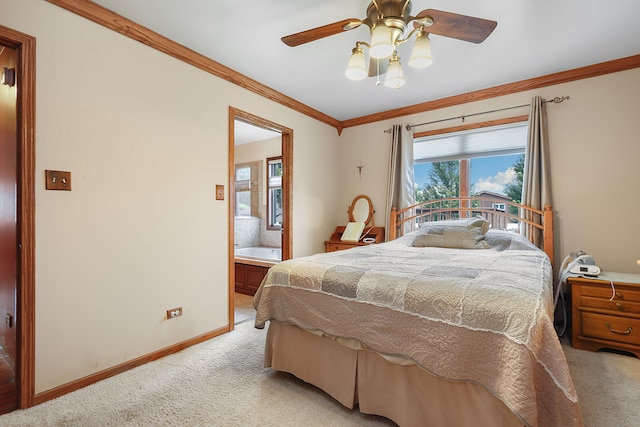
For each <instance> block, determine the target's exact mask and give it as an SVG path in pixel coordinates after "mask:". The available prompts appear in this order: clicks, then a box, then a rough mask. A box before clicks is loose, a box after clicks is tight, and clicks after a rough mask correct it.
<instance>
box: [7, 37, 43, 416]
mask: <svg viewBox="0 0 640 427" xmlns="http://www.w3.org/2000/svg"><path fill="white" fill-rule="evenodd" d="M0 42H1V43H2V44H4V45H7V46H10V47H11V48H13V49H16V50H17V52H18V68H19V69H18V70H16V73H17V76H16V79H17V99H16V108H17V114H16V117H17V121H18V123H17V136H18V141H17V144H18V147H17V148H18V151H17V152H18V156H17V163H18V164H17V171H18V173H17V184H18V189H17V196H18V202H17V215H18V221H17V223H18V242H16V243H17V245H18V268H17V278H16V279H17V282H16V287H17V306H16V322H15V325H16V338H17V359H18V360H16V386H17V388H18V408H28V407H30V406H33V405H34V397H35V261H34V260H35V182H34V177H35V128H36V116H35V103H36V93H35V88H36V39H35V38H34V37H31V36H29V35H27V34H24V33H21V32H19V31H15V30H12V29H10V28H7V27H4V26H2V25H0Z"/></svg>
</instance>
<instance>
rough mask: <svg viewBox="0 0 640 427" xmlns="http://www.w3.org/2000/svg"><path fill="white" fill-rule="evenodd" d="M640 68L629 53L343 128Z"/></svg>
mask: <svg viewBox="0 0 640 427" xmlns="http://www.w3.org/2000/svg"><path fill="white" fill-rule="evenodd" d="M638 67H640V55H634V56H629V57H626V58H622V59H616V60H613V61H607V62H601V63H599V64H594V65H589V66H586V67H581V68H576V69H573V70H568V71H561V72H558V73H553V74H548V75H546V76H541V77H536V78H533V79H527V80H521V81H518V82H514V83H507V84H504V85H500V86H494V87H491V88H487V89H481V90H477V91H474V92H468V93H463V94H460V95H455V96H450V97H448V98H442V99H437V100H434V101H428V102H423V103H420V104H415V105H410V106H408V107H403V108H397V109H395V110H389V111H383V112H381V113H375V114H370V115H368V116H362V117H356V118H354V119H349V120H345V121H343V122H342V128H343V129H344V128H348V127H353V126H359V125H364V124H368V123H373V122H379V121H381V120H389V119H395V118H398V117H403V116H408V115H411V114H417V113H424V112H426V111H431V110H438V109H440V108H446V107H452V106H454V105H459V104H466V103H468V102H474V101H481V100H484V99H489V98H495V97H498V96H504V95H509V94H513V93H518V92H524V91H527V90H532V89H539V88H542V87H546V86H553V85H557V84H561V83H568V82H572V81H575V80H582V79H587V78H590V77H597V76H601V75H604V74H610V73H616V72H618V71H625V70H630V69H633V68H638Z"/></svg>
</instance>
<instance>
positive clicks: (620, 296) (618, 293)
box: [616, 291, 624, 299]
mask: <svg viewBox="0 0 640 427" xmlns="http://www.w3.org/2000/svg"><path fill="white" fill-rule="evenodd" d="M616 297H617V298H619V299H624V296H623V295H622V294H621V293H620V292H618V291H616Z"/></svg>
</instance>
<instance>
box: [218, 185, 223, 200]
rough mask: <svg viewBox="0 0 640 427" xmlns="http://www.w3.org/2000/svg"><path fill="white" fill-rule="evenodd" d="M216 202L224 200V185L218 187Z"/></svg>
mask: <svg viewBox="0 0 640 427" xmlns="http://www.w3.org/2000/svg"><path fill="white" fill-rule="evenodd" d="M216 200H224V185H216Z"/></svg>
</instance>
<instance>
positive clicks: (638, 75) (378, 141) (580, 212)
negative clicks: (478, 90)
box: [340, 69, 640, 273]
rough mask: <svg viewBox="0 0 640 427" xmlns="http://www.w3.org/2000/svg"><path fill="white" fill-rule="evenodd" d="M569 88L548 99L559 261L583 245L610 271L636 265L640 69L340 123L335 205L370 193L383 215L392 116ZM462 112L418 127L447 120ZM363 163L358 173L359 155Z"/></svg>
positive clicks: (481, 106)
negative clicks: (338, 192)
mask: <svg viewBox="0 0 640 427" xmlns="http://www.w3.org/2000/svg"><path fill="white" fill-rule="evenodd" d="M536 95H541V96H542V97H543V98H545V99H551V98H553V97H555V96H564V95H569V96H570V97H571V99H570V100H568V101H565V102H564V103H562V104H547V107H546V110H547V118H548V131H549V141H550V145H551V169H552V171H551V181H552V192H553V195H552V196H553V203H554V209H555V231H556V234H555V244H556V257H555V258H556V263H557V264H559V263H560V262H561V261H562V259H563V258H564V256H566V255H567V254H568V253H569V252H571V251H575V250H577V249H582V250H584V251H586V252H587V253H590V254H592V255H593V256H594V258H595V260H596V261H597V263H598V265H599V266H600V267H603V268H604V269H605V270H608V271H618V272H627V273H640V267H638V265H637V264H636V262H635V261H636V260H637V259H640V244H639V243H638V242H640V227H637V226H635V225H634V222H635V221H636V218H637V217H638V213H639V212H640V197H639V196H638V189H637V185H638V183H639V182H640V144H639V143H638V141H639V140H638V138H639V135H640V120H638V117H637V116H638V99H640V69H634V70H629V71H624V72H619V73H615V74H610V75H606V76H601V77H595V78H590V79H585V80H582V81H578V82H572V83H566V84H561V85H556V86H552V87H546V88H542V89H538V90H535V91H529V92H523V93H519V94H514V95H508V96H503V97H499V98H494V99H490V100H486V101H481V102H473V103H468V104H464V105H459V106H456V107H452V108H447V109H441V110H436V111H431V112H428V113H423V114H417V115H413V116H408V117H403V118H399V119H397V120H390V121H386V122H379V123H374V124H370V125H364V126H359V127H355V128H349V129H345V131H344V132H343V136H342V137H341V141H340V144H341V156H340V158H341V168H342V176H343V185H342V192H341V196H340V207H342V206H347V205H348V204H349V203H350V201H351V200H352V199H353V197H354V196H355V195H357V194H360V193H363V194H367V195H369V196H370V197H372V201H373V203H374V206H375V207H376V223H377V224H382V223H383V221H384V205H385V198H386V187H385V186H386V175H387V171H388V166H387V159H388V156H389V148H388V147H389V143H390V138H391V136H390V134H388V133H384V130H385V129H388V128H390V127H391V126H392V124H394V123H402V122H404V123H410V124H413V123H424V122H428V121H432V120H439V119H444V118H448V117H456V116H460V115H464V114H472V113H475V112H480V111H489V110H495V109H500V108H505V107H510V106H514V105H521V104H527V103H529V101H530V100H531V98H532V97H533V96H536ZM522 114H528V108H524V109H518V110H510V111H506V112H501V113H493V114H489V115H482V116H477V117H471V118H467V119H466V120H465V123H473V122H480V121H486V120H491V119H496V118H501V117H510V116H516V115H522ZM459 124H461V122H460V120H458V121H450V122H445V123H440V124H438V125H429V126H422V127H419V128H416V131H417V132H419V131H425V130H429V129H436V128H438V127H451V126H455V125H459ZM360 160H362V164H363V165H365V167H364V169H363V172H362V179H360V178H359V177H358V170H357V168H356V166H358V164H359V161H360Z"/></svg>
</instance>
